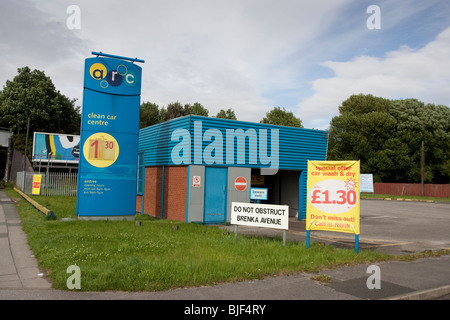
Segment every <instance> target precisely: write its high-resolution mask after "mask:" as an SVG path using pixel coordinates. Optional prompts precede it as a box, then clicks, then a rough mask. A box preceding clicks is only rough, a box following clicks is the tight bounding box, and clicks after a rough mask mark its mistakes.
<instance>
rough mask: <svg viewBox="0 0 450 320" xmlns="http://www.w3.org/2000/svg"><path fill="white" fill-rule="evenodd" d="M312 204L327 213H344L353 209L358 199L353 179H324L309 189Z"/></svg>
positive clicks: (309, 198)
mask: <svg viewBox="0 0 450 320" xmlns="http://www.w3.org/2000/svg"><path fill="white" fill-rule="evenodd" d="M308 200H309V202H310V203H311V205H312V206H313V207H315V208H317V209H319V210H320V211H323V212H326V213H343V212H346V211H349V210H351V209H352V208H353V207H354V206H355V205H356V202H357V200H358V195H357V192H356V189H355V182H354V181H353V180H349V181H347V182H346V181H342V180H334V179H333V180H332V179H328V180H323V181H319V182H318V183H316V184H315V185H314V187H312V188H311V190H309V193H308Z"/></svg>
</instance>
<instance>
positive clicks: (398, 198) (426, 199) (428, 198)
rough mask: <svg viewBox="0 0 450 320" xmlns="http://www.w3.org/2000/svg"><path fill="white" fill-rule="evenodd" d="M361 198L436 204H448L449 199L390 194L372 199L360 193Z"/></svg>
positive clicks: (370, 195)
mask: <svg viewBox="0 0 450 320" xmlns="http://www.w3.org/2000/svg"><path fill="white" fill-rule="evenodd" d="M361 198H363V199H364V198H366V199H367V198H377V199H386V198H388V199H397V200H406V199H408V200H409V199H411V200H419V201H430V200H431V201H436V202H450V198H439V197H422V196H399V195H392V194H375V195H374V197H372V194H371V193H361Z"/></svg>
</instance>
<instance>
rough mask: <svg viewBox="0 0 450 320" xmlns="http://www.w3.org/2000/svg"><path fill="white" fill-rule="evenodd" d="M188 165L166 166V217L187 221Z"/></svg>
mask: <svg viewBox="0 0 450 320" xmlns="http://www.w3.org/2000/svg"><path fill="white" fill-rule="evenodd" d="M186 192H187V167H166V172H165V183H164V218H165V219H170V220H178V221H186Z"/></svg>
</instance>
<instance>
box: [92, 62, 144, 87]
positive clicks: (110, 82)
mask: <svg viewBox="0 0 450 320" xmlns="http://www.w3.org/2000/svg"><path fill="white" fill-rule="evenodd" d="M89 74H90V75H91V77H92V78H93V79H95V80H98V81H100V83H99V84H100V87H102V88H103V89H106V88H107V87H108V86H114V87H117V86H120V85H121V84H122V83H123V84H125V85H127V86H129V87H133V86H135V85H136V84H137V76H136V74H135V73H134V72H133V71H130V70H128V68H127V67H126V66H125V65H124V64H120V65H118V66H117V69H116V70H109V71H108V69H107V68H106V66H105V65H104V64H102V63H100V62H96V63H94V64H92V66H91V67H90V68H89Z"/></svg>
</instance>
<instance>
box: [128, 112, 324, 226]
mask: <svg viewBox="0 0 450 320" xmlns="http://www.w3.org/2000/svg"><path fill="white" fill-rule="evenodd" d="M327 143H328V132H327V131H322V130H313V129H303V128H293V127H284V126H275V125H268V124H261V123H251V122H243V121H236V120H225V119H217V118H208V117H201V116H194V115H190V116H185V117H181V118H177V119H173V120H170V121H166V122H164V123H161V124H157V125H154V126H150V127H147V128H144V129H141V130H140V132H139V169H138V194H137V201H136V211H137V212H142V213H146V214H150V215H152V216H155V217H161V218H164V219H173V220H180V221H186V222H200V223H224V222H227V221H230V207H231V203H232V202H250V201H251V200H250V189H251V188H263V189H266V190H267V200H263V201H262V202H263V203H269V204H283V205H289V208H290V212H289V215H290V216H293V217H294V216H295V217H298V219H299V220H302V219H305V218H306V176H307V161H308V160H326V156H327Z"/></svg>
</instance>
